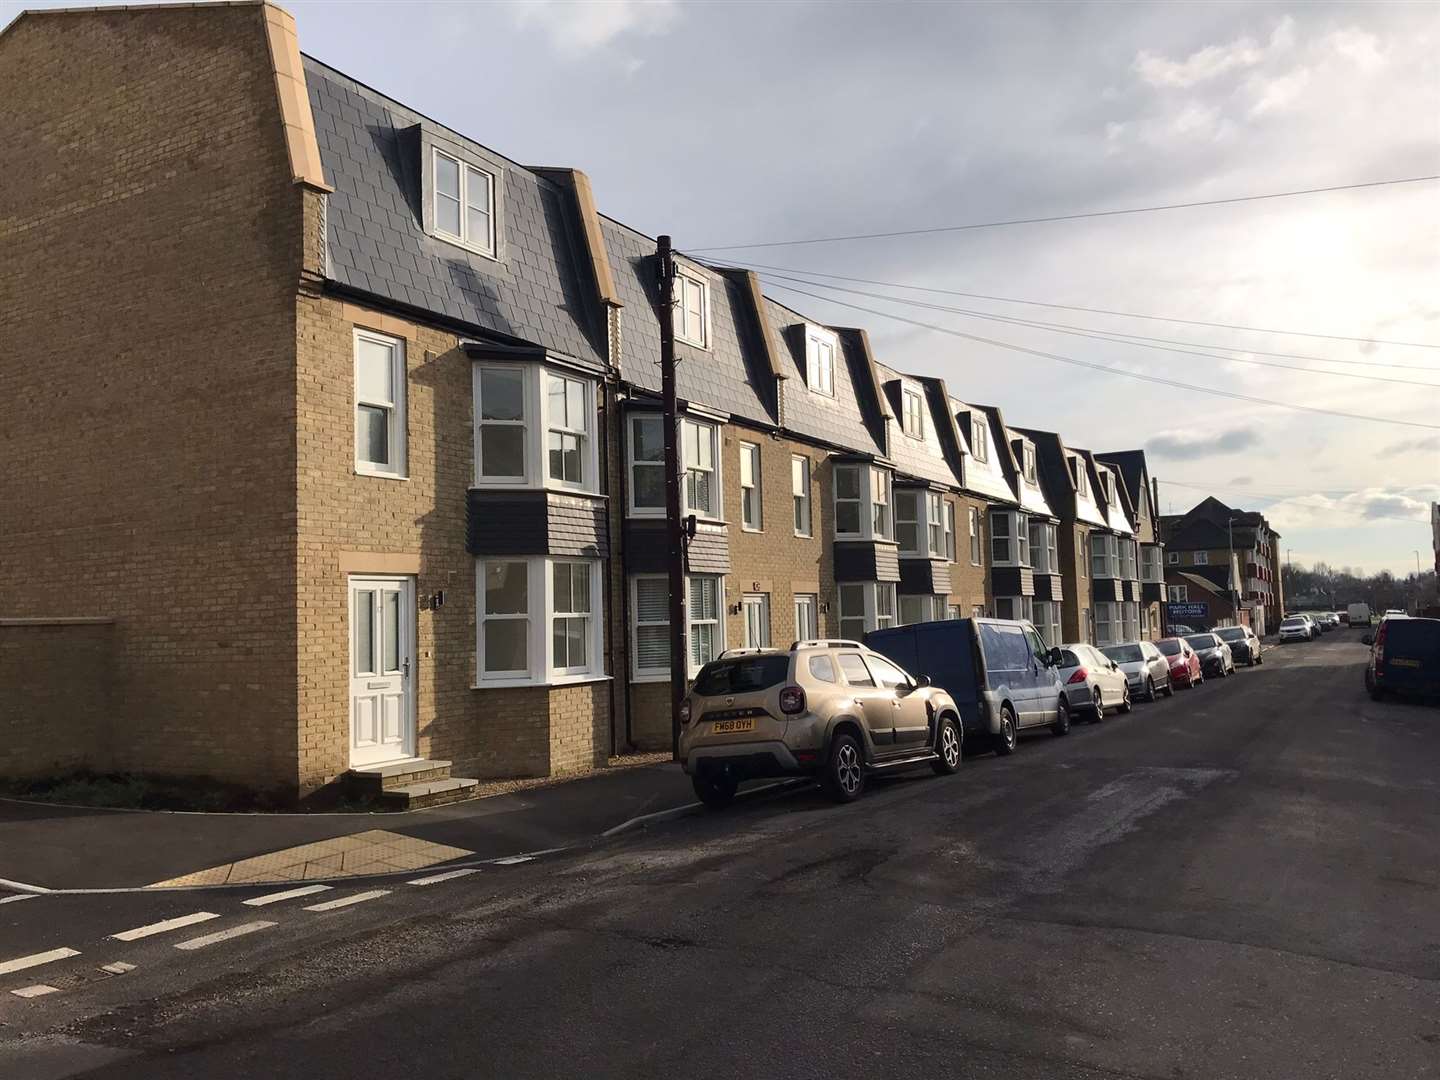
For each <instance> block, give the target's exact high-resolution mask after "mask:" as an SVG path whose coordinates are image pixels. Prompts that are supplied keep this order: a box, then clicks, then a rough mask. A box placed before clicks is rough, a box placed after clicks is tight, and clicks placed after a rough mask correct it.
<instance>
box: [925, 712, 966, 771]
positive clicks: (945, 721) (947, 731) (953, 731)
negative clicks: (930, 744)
mask: <svg viewBox="0 0 1440 1080" xmlns="http://www.w3.org/2000/svg"><path fill="white" fill-rule="evenodd" d="M935 750H936V753H938V754H939V755H940V756H939V757H937V758H936V759H935V760H934V761H933V762H931V763H930V767H931V768H932V769H934V770H935V772H936V773H938V774H939V775H940V776H949V775H950V774H951V773H953V772H955V771H956V770H957V769H959V768H960V726H959V725H958V724H956V723H955V718H954V717H953V716H942V717H941V718H940V738H939V739H937V740H936V745H935Z"/></svg>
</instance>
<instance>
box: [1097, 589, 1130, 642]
mask: <svg viewBox="0 0 1440 1080" xmlns="http://www.w3.org/2000/svg"><path fill="white" fill-rule="evenodd" d="M1124 632H1125V626H1124V623H1123V622H1122V621H1121V615H1120V602H1119V601H1117V600H1098V601H1096V603H1095V641H1094V644H1095V645H1096V646H1097V647H1102V648H1103V647H1104V646H1106V645H1118V644H1120V642H1121V641H1123V640H1124V638H1122V637H1119V636H1117V635H1118V634H1123V633H1124Z"/></svg>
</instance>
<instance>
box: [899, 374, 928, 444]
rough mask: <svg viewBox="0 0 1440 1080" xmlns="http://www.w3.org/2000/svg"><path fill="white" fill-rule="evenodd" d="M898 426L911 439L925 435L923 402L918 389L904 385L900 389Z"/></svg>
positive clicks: (921, 437)
mask: <svg viewBox="0 0 1440 1080" xmlns="http://www.w3.org/2000/svg"><path fill="white" fill-rule="evenodd" d="M900 403H901V405H902V406H904V407H903V408H902V409H901V412H900V426H901V427H902V428H903V429H904V431H905V434H906V435H909V436H910V438H912V439H923V438H924V437H925V402H924V399H923V398H921V396H920V391H918V390H911V389H910V388H909V387H905V388H904V389H902V390H901V391H900Z"/></svg>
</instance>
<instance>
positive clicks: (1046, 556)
mask: <svg viewBox="0 0 1440 1080" xmlns="http://www.w3.org/2000/svg"><path fill="white" fill-rule="evenodd" d="M1030 559H1031V562H1032V564H1033V565H1034V567H1035V572H1036V573H1037V574H1058V573H1060V549H1059V544H1058V541H1057V534H1056V530H1055V526H1054V525H1051V524H1050V523H1048V522H1045V521H1041V520H1039V519H1038V518H1031V519H1030Z"/></svg>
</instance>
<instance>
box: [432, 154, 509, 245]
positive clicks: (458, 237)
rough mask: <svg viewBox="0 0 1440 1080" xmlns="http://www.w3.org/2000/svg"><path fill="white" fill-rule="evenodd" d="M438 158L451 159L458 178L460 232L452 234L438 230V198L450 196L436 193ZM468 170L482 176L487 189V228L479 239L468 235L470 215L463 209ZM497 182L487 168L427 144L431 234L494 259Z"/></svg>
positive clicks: (466, 199)
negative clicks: (432, 231) (428, 151)
mask: <svg viewBox="0 0 1440 1080" xmlns="http://www.w3.org/2000/svg"><path fill="white" fill-rule="evenodd" d="M441 158H444V159H445V160H447V161H450V162H453V163H454V164H455V166H456V171H457V172H458V174H459V177H460V191H459V203H460V231H459V232H458V233H452V232H450V231H449V230H447V229H442V228H441V227H440V200H441V199H449V198H451V197H452V196H449V195H442V194H441V192H440V184H439V169H440V159H441ZM472 173H473V174H478V175H480V176H483V177H485V179H486V185H485V186H486V191H487V204H488V205H487V206H486V207H485V209H484V213H485V217H486V221H487V222H488V228H487V230H486V235H485V236H484V237H483V238H482V239H479V240H477V239H476V238H475V237H473V236H471V235H470V215H469V213H468V212H467V211H468V210H469V209H470V184H471V181H472V175H471V174H472ZM498 182H499V178H498V177H497V176H496V175H495V173H493V172H491V171H490V170H489V169H482V168H480V166H478V165H472V164H471V163H470V162H468V161H464V160H462V159H461V158H459V157H457V156H456V155H455V154H451V153H447V152H446V151H444V150H441V149H440V148H439V147H438V146H433V147H431V156H430V198H431V202H432V204H433V205H432V206H431V207H430V220H431V222H432V223H433V225H434V230H435V235H436V236H438V237H439V238H440V239H442V240H446V241H449V242H450V243H452V244H457V245H459V246H460V247H463V248H465V249H466V250H467V251H473V252H475V253H476V254H477V255H484V256H486V257H487V258H490V259H493V258H495V257H496V244H495V237H496V230H495V186H496V184H497V183H498ZM477 209H478V207H477Z"/></svg>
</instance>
